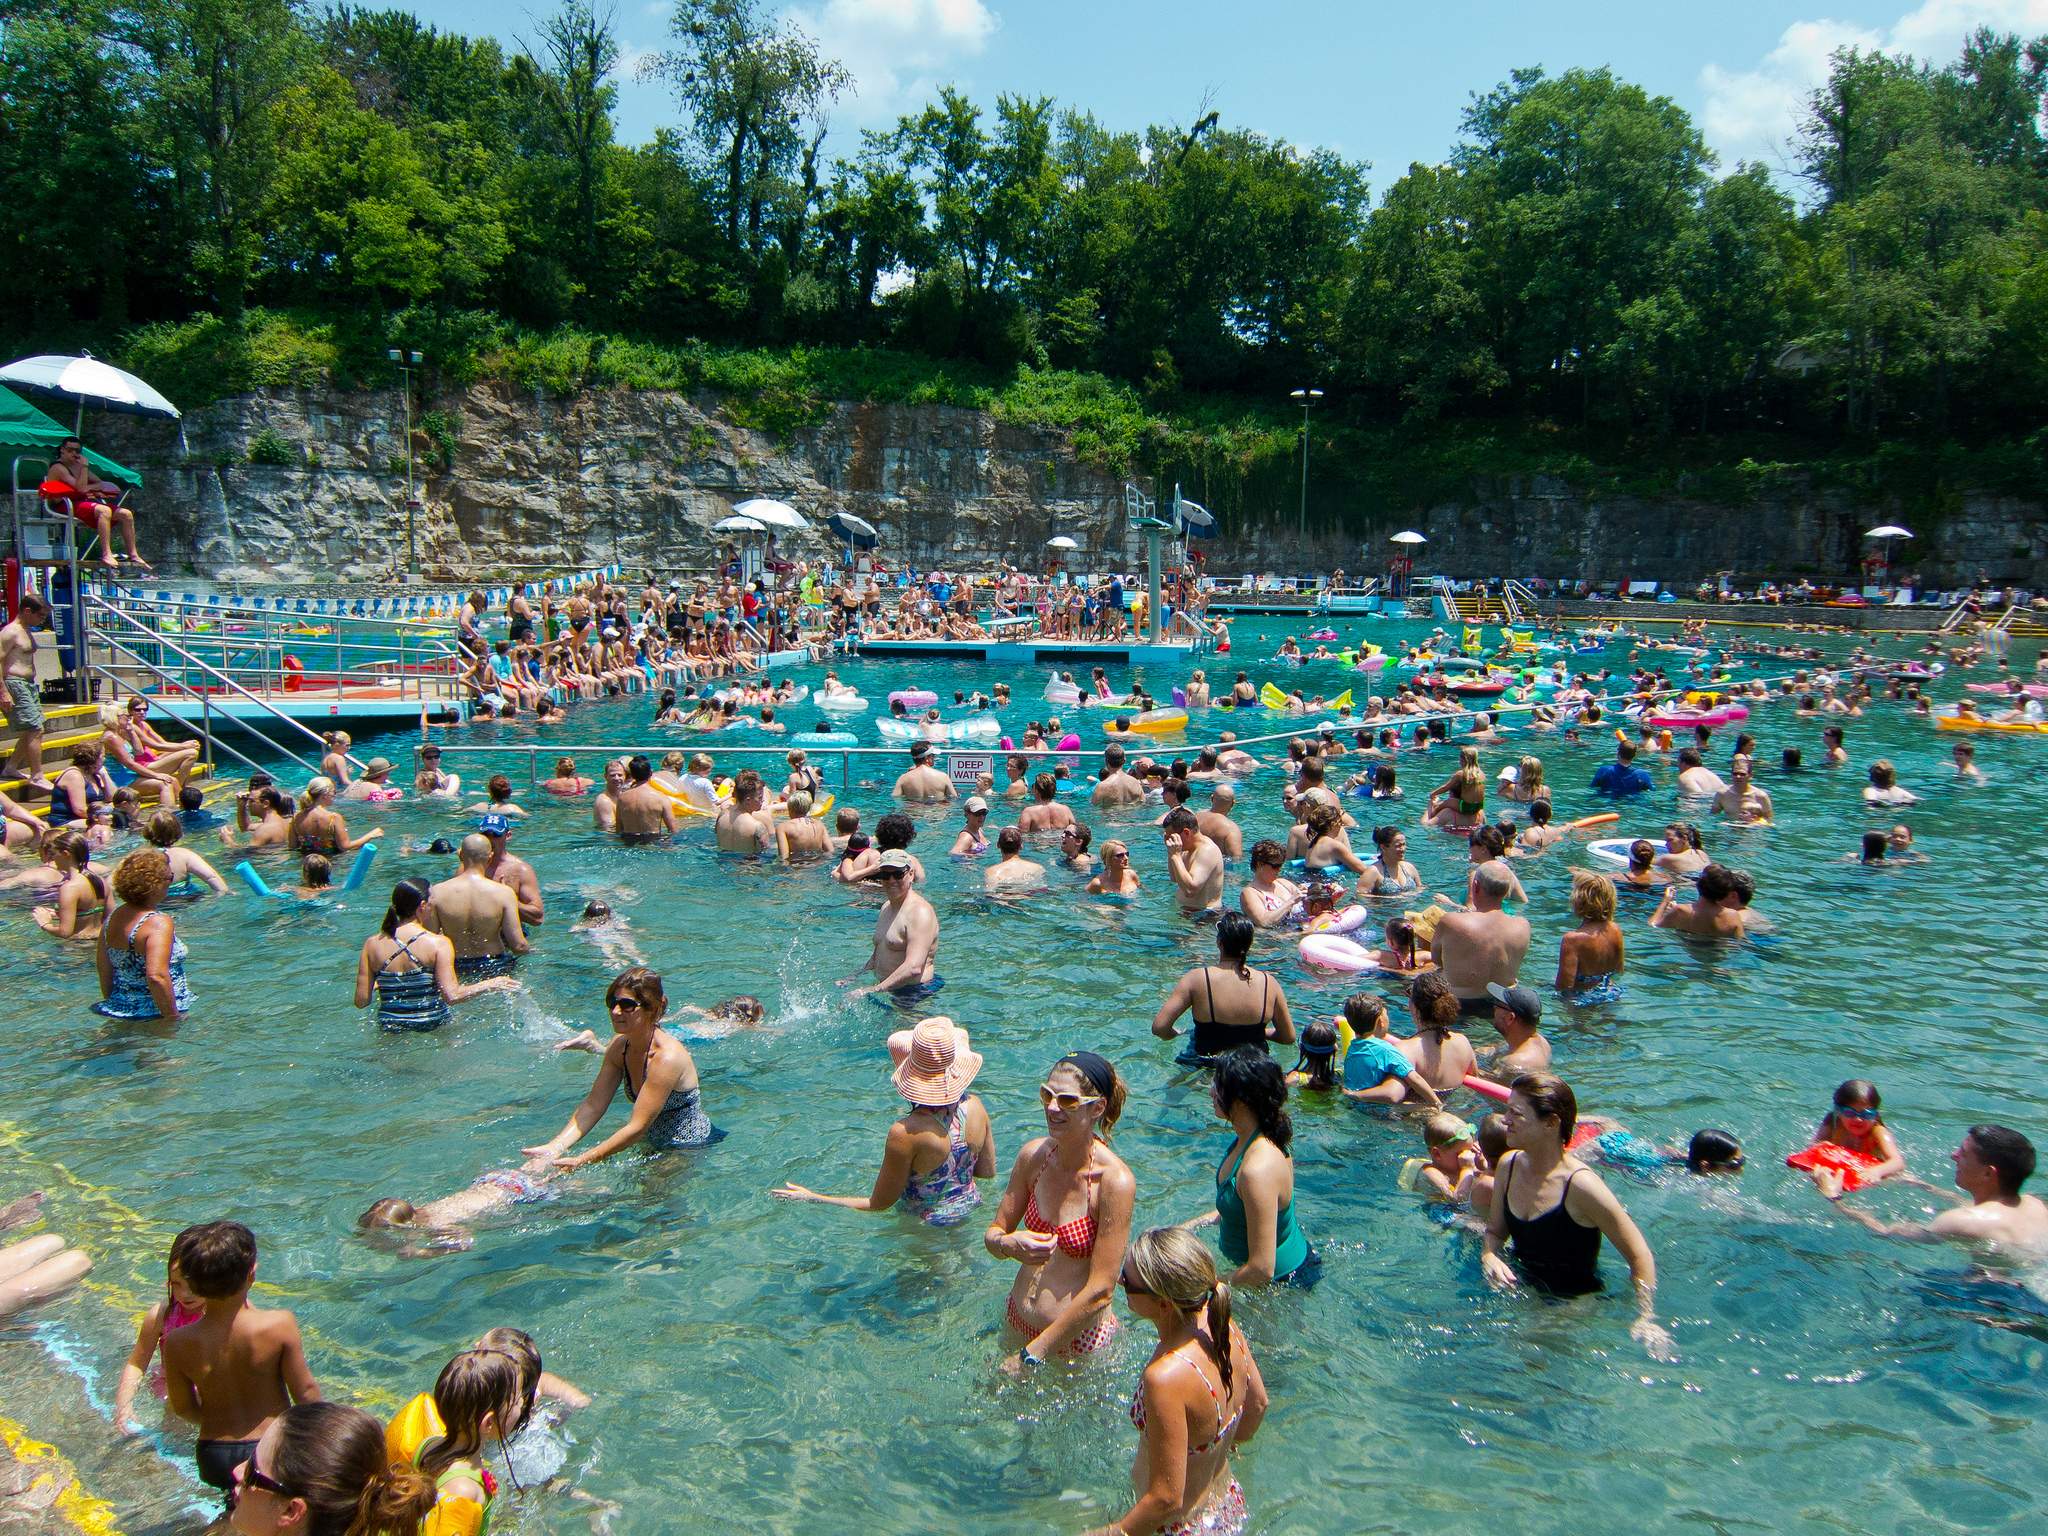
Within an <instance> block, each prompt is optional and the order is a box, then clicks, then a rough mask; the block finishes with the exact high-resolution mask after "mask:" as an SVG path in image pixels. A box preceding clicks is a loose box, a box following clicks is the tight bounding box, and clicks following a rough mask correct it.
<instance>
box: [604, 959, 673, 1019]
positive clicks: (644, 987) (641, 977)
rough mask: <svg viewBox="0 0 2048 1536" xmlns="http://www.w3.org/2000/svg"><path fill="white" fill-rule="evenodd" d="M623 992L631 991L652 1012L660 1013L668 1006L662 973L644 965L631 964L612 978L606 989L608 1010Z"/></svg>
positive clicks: (605, 999) (605, 1000) (605, 997)
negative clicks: (662, 982) (662, 983)
mask: <svg viewBox="0 0 2048 1536" xmlns="http://www.w3.org/2000/svg"><path fill="white" fill-rule="evenodd" d="M621 992H625V993H629V994H631V995H632V996H633V997H636V998H638V999H639V1000H640V1001H641V1002H643V1003H645V1004H647V1005H648V1008H649V1010H650V1011H651V1012H654V1013H659V1012H660V1011H661V1010H662V1009H663V1008H665V1007H667V1006H668V993H667V992H666V991H664V990H663V989H662V985H661V974H660V972H658V971H654V970H650V969H649V968H648V967H646V966H644V965H631V966H628V967H627V968H626V969H625V970H623V971H621V972H619V974H618V975H616V976H614V977H613V978H612V984H611V985H610V986H608V987H606V988H605V989H604V1005H605V1007H606V1009H607V1010H609V1009H610V1007H611V1005H612V1000H613V999H614V998H616V997H617V996H618V995H619V994H620V993H621Z"/></svg>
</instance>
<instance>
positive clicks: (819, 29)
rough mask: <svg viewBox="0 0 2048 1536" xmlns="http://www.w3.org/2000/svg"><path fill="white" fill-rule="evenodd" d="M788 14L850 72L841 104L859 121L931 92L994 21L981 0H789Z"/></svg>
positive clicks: (885, 116) (977, 47)
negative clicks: (806, 0)
mask: <svg viewBox="0 0 2048 1536" xmlns="http://www.w3.org/2000/svg"><path fill="white" fill-rule="evenodd" d="M789 18H790V20H791V21H793V22H795V23H796V24H797V25H798V26H800V27H802V28H803V29H804V31H806V32H808V33H809V34H810V35H811V37H812V38H813V39H815V40H816V41H817V44H818V46H819V48H820V49H821V50H823V52H824V54H825V56H826V57H827V58H833V59H837V60H838V61H839V62H840V63H841V64H843V65H845V66H846V68H847V71H848V72H849V73H850V74H851V75H852V76H853V82H854V84H853V90H852V91H851V92H850V93H849V97H848V98H844V99H842V109H843V110H845V111H846V113H847V114H848V115H849V116H850V117H851V118H852V119H853V120H854V121H855V122H858V123H863V124H875V123H882V122H886V121H888V120H889V119H890V118H892V117H894V116H896V115H897V114H898V113H899V112H902V111H904V110H906V109H908V108H909V107H912V106H915V105H917V104H918V103H920V102H922V101H924V100H925V99H926V98H927V97H929V96H933V95H936V94H937V92H938V88H939V87H940V86H941V85H946V84H950V83H951V82H952V79H953V71H955V70H956V69H958V68H959V66H960V65H961V64H962V63H963V62H964V61H966V60H968V59H971V58H974V57H976V56H978V55H979V54H980V53H981V51H982V50H983V49H984V48H985V47H987V46H988V40H989V38H990V37H992V36H993V35H994V33H995V30H996V27H997V26H998V25H999V23H998V22H997V19H996V16H995V13H994V12H992V11H991V10H990V9H989V8H988V6H987V5H985V4H984V3H983V0H823V3H822V4H818V5H810V6H803V5H799V6H792V7H791V8H790V11H789Z"/></svg>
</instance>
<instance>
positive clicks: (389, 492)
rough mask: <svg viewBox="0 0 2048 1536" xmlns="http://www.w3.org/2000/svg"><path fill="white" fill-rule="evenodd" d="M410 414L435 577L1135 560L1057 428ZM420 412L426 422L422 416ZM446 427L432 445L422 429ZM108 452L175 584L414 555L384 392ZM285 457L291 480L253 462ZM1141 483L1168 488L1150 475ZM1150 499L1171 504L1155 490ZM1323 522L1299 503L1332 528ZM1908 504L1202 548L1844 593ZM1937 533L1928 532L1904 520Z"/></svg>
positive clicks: (122, 429)
mask: <svg viewBox="0 0 2048 1536" xmlns="http://www.w3.org/2000/svg"><path fill="white" fill-rule="evenodd" d="M421 404H422V411H423V414H422V417H421V418H420V419H418V420H416V421H415V423H414V432H413V459H414V473H415V485H416V492H415V494H416V495H417V497H418V500H419V505H418V507H417V508H416V509H415V510H414V519H413V520H414V524H415V526H414V539H415V541H416V545H417V551H418V565H419V568H420V569H421V570H422V571H424V572H426V573H427V574H428V575H429V576H432V577H437V578H464V577H469V576H482V575H486V574H506V573H511V572H513V571H515V570H517V569H519V568H521V567H524V568H527V569H547V570H551V571H559V570H565V569H571V568H577V567H583V566H588V565H597V564H605V563H609V562H612V561H618V562H621V563H623V564H625V565H626V566H627V567H628V568H632V567H637V566H643V565H656V566H660V567H661V568H664V569H674V568H690V567H698V566H706V565H709V564H710V563H711V562H712V560H713V558H714V556H715V554H716V551H717V548H718V545H719V543H720V540H719V539H718V537H717V536H716V535H714V534H712V533H711V531H710V529H711V525H712V524H713V523H715V522H717V521H718V520H719V519H720V518H722V517H724V516H726V515H727V514H728V513H729V512H730V511H731V510H732V507H733V505H734V504H735V503H737V502H740V501H744V500H746V499H747V498H748V497H750V496H760V495H767V496H775V497H778V498H780V499H782V500H785V501H788V502H790V503H792V504H793V505H795V506H796V507H797V508H798V509H799V510H800V511H802V512H803V513H804V514H805V515H806V516H807V517H809V518H811V519H812V521H813V522H814V523H815V524H816V525H817V528H816V532H815V534H814V535H812V536H809V537H807V538H803V539H800V540H798V544H799V546H800V547H804V548H809V549H813V550H821V549H823V548H824V547H826V545H827V543H828V542H829V540H830V535H829V534H828V533H827V532H826V531H825V529H824V520H825V518H826V517H827V516H828V515H829V514H830V513H832V512H834V511H841V510H843V511H848V512H852V513H856V514H858V515H859V516H861V517H864V518H866V519H867V520H868V521H869V522H871V523H874V524H875V525H876V526H877V527H879V528H880V529H881V530H882V532H883V553H884V554H885V555H886V556H888V557H889V558H892V559H895V560H902V559H905V558H908V559H910V560H912V561H916V562H918V563H920V564H927V565H930V564H937V565H946V564H951V563H955V562H958V563H962V564H966V563H980V562H982V561H985V560H988V559H990V558H992V557H1001V558H1006V559H1010V560H1013V561H1016V562H1017V563H1019V564H1022V565H1025V566H1027V567H1035V566H1037V565H1038V564H1039V563H1040V562H1041V561H1042V559H1043V553H1044V546H1045V541H1046V540H1047V539H1048V538H1050V537H1052V536H1053V535H1055V534H1066V535H1068V536H1070V537H1072V538H1073V539H1075V540H1076V541H1077V542H1078V543H1079V544H1080V546H1081V550H1080V553H1079V554H1078V555H1077V556H1075V557H1074V559H1073V563H1075V564H1077V565H1079V566H1080V567H1082V568H1087V567H1088V566H1090V565H1091V564H1100V563H1109V562H1115V563H1119V564H1121V563H1125V562H1129V561H1133V560H1135V559H1137V558H1139V556H1140V555H1141V553H1142V546H1141V541H1140V540H1139V539H1138V538H1137V536H1135V535H1132V534H1130V533H1129V532H1128V531H1127V530H1126V529H1125V528H1124V526H1123V506H1122V482H1121V480H1120V479H1118V478H1117V477H1115V476H1111V475H1107V474H1104V473H1102V472H1100V471H1097V470H1095V469H1093V468H1091V467H1090V466H1088V465H1086V464H1083V463H1081V462H1080V461H1078V460H1077V459H1075V457H1074V456H1073V454H1072V453H1071V452H1070V451H1069V449H1068V448H1067V446H1066V444H1065V442H1064V441H1063V440H1062V439H1061V438H1060V437H1059V436H1058V435H1057V434H1054V433H1048V432H1039V431H1034V430H1030V429H1026V428H1020V427H1013V426H1008V425H1005V424H1003V423H1000V422H998V421H996V420H994V419H993V418H991V417H988V416H984V415H982V414H980V413H977V412H973V411H962V410H955V409H951V408H947V407H938V406H927V407H919V406H902V405H859V404H842V405H839V406H836V407H834V408H833V409H832V410H831V412H830V414H829V415H828V416H827V418H826V419H825V421H824V422H823V423H822V424H821V425H818V426H816V427H812V428H807V429H804V430H802V431H799V432H797V433H796V434H794V435H793V436H792V437H790V438H789V439H787V440H778V439H776V438H774V437H772V436H770V435H769V434H766V433H763V432H758V431H754V430H750V429H749V428H746V427H744V426H740V425H737V424H735V422H734V421H733V419H732V417H731V416H730V415H729V414H728V413H726V412H725V411H723V410H722V409H720V405H719V402H718V401H717V400H715V399H704V398H697V397H691V396H685V395H679V394H670V393H660V392H637V393H636V392H628V391H614V392H590V393H585V394H581V395H577V396H574V397H570V398H558V397H551V396H545V395H538V394H527V393H521V392H517V391H514V390H511V389H509V388H507V387H505V386H502V385H479V386H476V387H474V388H472V389H469V390H467V391H464V392H462V393H459V394H445V395H442V396H438V397H435V398H432V399H430V400H427V401H425V402H422V403H421ZM427 413H431V414H427ZM429 427H431V428H432V429H433V430H431V431H430V430H428V428H429ZM95 431H96V433H97V436H96V438H95V442H96V446H101V447H104V448H105V449H107V451H109V452H111V453H113V454H114V455H115V456H116V457H117V458H120V459H122V460H124V461H125V462H128V463H131V464H133V465H135V466H136V467H137V468H138V469H141V470H142V471H143V472H144V474H145V475H146V476H147V477H148V487H147V492H146V494H145V496H143V497H142V498H141V502H142V505H143V508H144V515H145V532H144V534H143V537H144V541H145V553H149V554H150V555H151V556H152V558H157V559H158V561H159V564H160V565H161V566H163V567H164V568H165V569H166V570H167V571H171V572H182V573H184V574H188V575H199V576H205V577H224V576H228V575H235V576H238V577H240V578H241V579H243V580H272V581H306V580H337V579H338V580H345V581H346V580H356V581H368V580H377V579H389V578H391V577H392V576H394V575H395V574H396V573H398V572H400V571H402V570H404V569H405V567H406V564H407V515H406V492H405V472H404V460H405V439H404V430H403V426H402V422H401V418H400V403H399V398H398V396H397V393H396V391H393V390H387V391H382V392H369V393H344V392H339V391H328V390H277V391H270V392H266V393H263V394H258V395H246V396H240V397H236V398H233V399H229V400H224V401H221V402H219V403H217V404H215V405H212V406H208V407H206V408H204V409H202V410H198V411H194V412H193V413H191V414H190V415H188V416H187V417H186V420H185V423H184V431H183V433H182V434H179V433H177V432H176V431H175V430H171V429H166V428H165V427H164V426H163V425H162V424H156V423H146V422H140V421H137V420H134V419H131V418H102V419H101V421H100V422H99V423H97V424H96V426H95ZM252 451H254V453H255V455H256V457H259V458H271V459H277V458H288V459H289V460H290V461H291V462H290V463H287V464H282V465H278V464H261V463H252V462H250V459H251V455H252ZM1147 488H1148V489H1153V488H1152V487H1150V486H1148V487H1147ZM1158 490H1159V492H1160V494H1161V498H1162V499H1164V498H1165V497H1166V496H1170V494H1171V491H1172V487H1171V486H1170V485H1169V486H1163V487H1159V488H1158ZM1328 511H1329V509H1327V508H1324V507H1322V506H1320V505H1319V504H1318V503H1317V502H1316V501H1315V500H1313V499H1312V502H1311V512H1312V514H1313V515H1314V517H1315V519H1316V520H1317V521H1318V522H1323V520H1324V519H1325V518H1327V515H1328ZM1895 515H1896V514H1895V513H1894V512H1893V511H1891V510H1890V509H1888V508H1886V507H1884V506H1882V505H1879V506H1872V505H1868V504H1861V503H1859V502H1858V501H1856V500H1855V499H1854V498H1851V497H1848V496H1846V495H1843V494H1839V493H1829V494H1824V495H1821V494H1810V493H1804V494H1803V493H1802V492H1801V490H1800V488H1799V487H1797V486H1789V487H1786V488H1783V489H1780V490H1777V491H1775V492H1773V493H1771V494H1769V495H1766V496H1764V497H1761V498H1759V499H1758V500H1757V501H1755V502H1753V503H1751V504H1748V505H1745V506H1740V507H1728V506H1718V505H1714V504H1712V503H1709V502H1701V501H1690V500H1683V499H1672V500H1663V501H1655V502H1652V501H1646V500H1641V499H1635V498H1610V499H1605V500H1600V499H1594V498H1590V497H1588V496H1586V495H1584V494H1583V493H1581V492H1579V491H1578V490H1576V489H1575V488H1573V487H1572V486H1569V485H1567V484H1565V483H1563V482H1561V481H1551V480H1545V479H1541V478H1533V479H1526V480H1515V479H1498V480H1483V481H1480V482H1476V483H1475V484H1474V485H1473V486H1472V487H1471V488H1470V491H1469V494H1468V495H1466V496H1465V497H1463V498H1460V499H1459V500H1458V501H1455V502H1447V503H1443V504H1439V505H1434V506H1428V507H1407V508H1384V507H1380V508H1371V509H1355V508H1346V509H1344V510H1343V512H1342V513H1341V514H1340V515H1339V516H1338V517H1337V518H1335V519H1334V520H1333V522H1334V526H1332V525H1331V524H1330V523H1329V522H1324V523H1323V526H1320V527H1317V526H1312V527H1311V530H1310V533H1309V535H1308V537H1307V538H1306V539H1302V538H1298V537H1297V536H1296V534H1295V532H1294V529H1293V519H1292V518H1290V517H1287V516H1286V515H1284V513H1283V514H1279V515H1277V516H1276V517H1275V518H1274V519H1272V520H1271V521H1268V522H1266V523H1265V524H1263V525H1262V526H1251V527H1246V526H1243V523H1244V521H1245V520H1243V519H1233V520H1232V521H1233V523H1235V524H1237V526H1231V527H1227V528H1226V530H1225V536H1224V537H1223V538H1221V539H1218V540H1214V541H1210V542H1208V543H1205V544H1204V545H1203V546H1202V547H1203V548H1204V549H1205V551H1207V552H1208V554H1209V555H1210V559H1211V562H1212V568H1213V569H1217V570H1223V571H1235V570H1256V569H1262V568H1271V569H1283V570H1285V569H1295V568H1297V567H1299V566H1303V565H1306V566H1307V567H1308V568H1319V569H1329V568H1330V567H1332V566H1342V567H1344V568H1345V569H1347V570H1351V571H1372V570H1377V569H1379V568H1380V566H1381V565H1382V563H1383V560H1384V556H1385V554H1386V553H1387V550H1388V545H1387V544H1386V542H1385V541H1386V538H1387V535H1388V534H1390V533H1392V532H1394V531H1395V530H1396V529H1398V528H1402V527H1413V528H1417V529H1420V530H1421V531H1422V532H1423V533H1424V534H1426V535H1428V537H1429V540H1430V543H1429V545H1428V547H1427V549H1426V550H1425V551H1424V552H1423V553H1424V562H1423V563H1425V564H1426V565H1427V566H1428V567H1429V568H1431V569H1440V570H1445V571H1448V572H1450V573H1452V574H1454V575H1459V576H1477V575H1498V574H1502V573H1509V574H1515V575H1522V576H1548V577H1553V578H1556V577H1580V576H1584V577H1589V578H1594V579H1601V580H1620V579H1636V580H1650V579H1656V580H1664V581H1674V582H1676V581H1688V582H1689V581H1697V580H1699V579H1702V578H1706V577H1711V576H1712V575H1713V574H1714V573H1715V572H1717V571H1723V570H1730V571H1734V572H1736V573H1738V574H1739V575H1741V576H1743V577H1745V578H1748V577H1753V576H1754V575H1755V574H1756V573H1758V572H1773V573H1778V574H1784V575H1791V574H1810V575H1814V576H1817V577H1824V578H1832V579H1841V578H1846V577H1848V576H1849V575H1850V574H1851V573H1853V571H1854V570H1855V566H1856V560H1857V558H1858V556H1859V555H1860V554H1861V553H1862V552H1863V551H1864V549H1865V548H1866V547H1867V546H1866V543H1865V541H1864V539H1863V537H1862V534H1863V530H1864V529H1865V528H1867V527H1870V526H1871V525H1872V524H1874V523H1878V522H1884V521H1890V520H1892V519H1893V518H1894V516H1895ZM1914 521H1917V522H1922V523H1924V522H1925V520H1924V519H1914ZM1915 531H1916V532H1917V533H1919V534H1920V537H1919V538H1918V539H1917V540H1916V541H1914V542H1913V543H1911V544H1904V543H1902V544H1901V545H1899V546H1898V548H1897V555H1898V559H1899V562H1900V566H1901V568H1902V569H1913V570H1918V571H1920V572H1922V573H1924V575H1925V576H1926V578H1927V580H1928V581H1929V582H1930V583H1937V584H1944V585H1947V584H1956V583H1961V582H1967V581H1969V580H1972V579H1974V578H1975V577H1976V576H1977V575H1978V574H1979V573H1980V572H1981V573H1984V574H1986V575H1989V576H1991V577H1993V578H1994V579H1999V580H2012V581H2017V582H2021V583H2023V584H2027V585H2031V586H2032V587H2034V588H2035V589H2036V590H2041V589H2043V588H2048V511H2044V508H2043V506H2042V505H2041V504H2040V503H2038V502H2032V501H2018V500H2013V499H2010V498H2004V497H1996V496H1990V495H1975V494H1964V495H1963V496H1961V497H1959V498H1957V500H1956V503H1955V504H1954V505H1952V506H1951V507H1949V508H1948V509H1947V510H1946V511H1945V513H1944V515H1943V517H1942V518H1941V519H1940V521H1939V524H1938V525H1936V526H1921V527H1918V528H1916V530H1915Z"/></svg>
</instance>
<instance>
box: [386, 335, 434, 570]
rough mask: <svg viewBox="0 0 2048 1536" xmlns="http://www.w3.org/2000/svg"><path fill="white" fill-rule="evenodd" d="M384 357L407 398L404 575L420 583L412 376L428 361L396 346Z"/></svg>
mask: <svg viewBox="0 0 2048 1536" xmlns="http://www.w3.org/2000/svg"><path fill="white" fill-rule="evenodd" d="M384 355H385V356H386V357H388V358H390V359H391V361H392V362H393V363H395V364H396V365H397V366H398V387H399V390H400V392H401V393H402V394H403V395H404V396H405V575H406V579H407V580H408V581H417V580H418V579H419V574H420V561H419V553H418V549H417V546H416V545H415V543H414V528H413V519H414V514H415V513H417V512H418V510H419V505H420V504H419V502H418V501H416V500H414V498H413V494H412V373H413V369H415V368H417V367H419V366H420V364H422V363H424V362H425V361H426V358H425V357H423V356H422V355H421V354H419V353H418V352H406V351H402V350H400V349H399V348H397V347H393V348H392V349H391V350H390V351H388V352H386V353H385V354H384Z"/></svg>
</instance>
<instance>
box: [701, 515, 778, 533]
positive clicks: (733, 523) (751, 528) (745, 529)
mask: <svg viewBox="0 0 2048 1536" xmlns="http://www.w3.org/2000/svg"><path fill="white" fill-rule="evenodd" d="M711 531H712V532H713V533H766V532H767V531H768V525H767V524H766V523H764V522H762V521H761V520H760V519H759V518H754V517H745V516H742V515H741V514H739V513H737V512H735V513H734V514H733V515H732V516H731V517H722V518H720V519H719V520H718V521H717V522H715V523H713V524H712V525H711Z"/></svg>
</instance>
